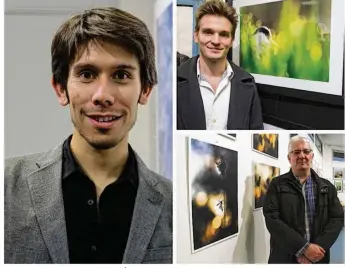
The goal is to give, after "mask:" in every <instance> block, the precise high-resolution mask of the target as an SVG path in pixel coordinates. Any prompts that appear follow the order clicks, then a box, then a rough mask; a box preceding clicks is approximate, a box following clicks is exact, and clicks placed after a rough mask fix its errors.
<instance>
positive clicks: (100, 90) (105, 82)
mask: <svg viewBox="0 0 345 268" xmlns="http://www.w3.org/2000/svg"><path fill="white" fill-rule="evenodd" d="M110 83H111V82H110V81H109V79H107V78H101V79H99V84H98V85H97V89H96V92H95V94H94V95H93V97H92V102H93V104H94V105H96V106H99V105H101V106H103V107H109V106H111V105H113V104H114V97H113V96H112V89H111V85H110Z"/></svg>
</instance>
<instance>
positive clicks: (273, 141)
mask: <svg viewBox="0 0 345 268" xmlns="http://www.w3.org/2000/svg"><path fill="white" fill-rule="evenodd" d="M252 149H253V151H255V152H258V153H260V154H264V155H266V156H269V157H272V158H274V159H278V157H279V134H270V133H264V134H252Z"/></svg>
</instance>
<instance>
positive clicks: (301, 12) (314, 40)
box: [233, 0, 345, 96]
mask: <svg viewBox="0 0 345 268" xmlns="http://www.w3.org/2000/svg"><path fill="white" fill-rule="evenodd" d="M234 6H235V7H236V10H237V13H238V14H239V25H238V31H237V33H236V37H237V38H235V40H234V45H233V61H234V62H235V63H236V64H238V65H239V66H241V67H242V68H244V69H245V70H246V71H248V72H250V73H251V74H253V76H254V78H255V81H256V82H257V83H259V84H265V85H272V86H277V87H286V86H287V85H288V87H289V88H293V89H299V90H305V91H312V92H317V93H325V94H331V95H337V96H342V94H343V93H342V86H343V59H344V26H345V21H344V6H345V1H343V0H312V1H309V0H308V1H307V0H298V1H297V0H285V1H283V0H240V1H235V2H234Z"/></svg>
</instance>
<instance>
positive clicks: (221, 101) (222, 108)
mask: <svg viewBox="0 0 345 268" xmlns="http://www.w3.org/2000/svg"><path fill="white" fill-rule="evenodd" d="M233 75H234V72H233V70H232V68H231V65H230V63H229V62H227V67H226V70H225V71H224V73H223V75H222V78H221V80H220V83H219V84H218V87H217V89H216V90H215V91H214V90H213V89H212V86H211V85H210V83H209V82H207V79H206V78H205V76H203V75H202V74H201V73H200V59H198V62H197V77H198V82H199V87H200V92H201V96H202V101H203V103H204V109H205V119H206V129H208V130H226V129H227V123H228V113H229V103H230V94H231V78H232V77H233Z"/></svg>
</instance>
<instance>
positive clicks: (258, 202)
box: [253, 161, 280, 210]
mask: <svg viewBox="0 0 345 268" xmlns="http://www.w3.org/2000/svg"><path fill="white" fill-rule="evenodd" d="M279 175H280V168H279V167H276V166H272V165H269V164H266V163H262V162H256V161H254V162H253V181H254V193H253V200H254V201H253V202H254V203H253V204H254V210H259V209H262V207H263V205H264V202H265V197H266V193H267V190H268V187H269V184H270V183H271V181H272V180H273V179H274V178H275V177H277V176H279Z"/></svg>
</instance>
